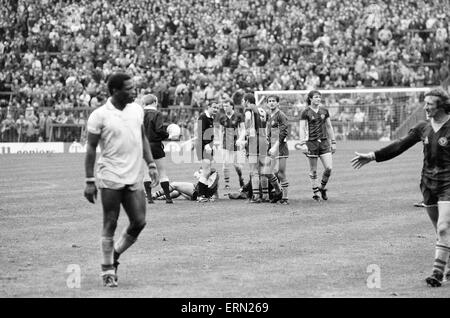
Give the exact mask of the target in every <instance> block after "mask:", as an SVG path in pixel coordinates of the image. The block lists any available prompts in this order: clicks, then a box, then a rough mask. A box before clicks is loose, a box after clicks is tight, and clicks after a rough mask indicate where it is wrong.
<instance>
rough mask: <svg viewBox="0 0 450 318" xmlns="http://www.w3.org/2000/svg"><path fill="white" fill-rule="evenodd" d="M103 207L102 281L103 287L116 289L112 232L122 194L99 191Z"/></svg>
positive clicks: (112, 191)
mask: <svg viewBox="0 0 450 318" xmlns="http://www.w3.org/2000/svg"><path fill="white" fill-rule="evenodd" d="M100 195H101V199H102V207H103V230H102V254H103V262H102V265H101V267H102V274H101V276H102V279H103V285H104V286H107V287H117V276H116V271H115V267H114V254H115V253H114V232H115V231H116V228H117V220H118V218H119V212H120V202H121V200H122V193H121V191H120V190H112V189H100Z"/></svg>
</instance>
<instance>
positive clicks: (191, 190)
mask: <svg viewBox="0 0 450 318" xmlns="http://www.w3.org/2000/svg"><path fill="white" fill-rule="evenodd" d="M201 175H202V168H200V169H199V170H198V171H196V172H195V173H194V177H195V178H196V179H197V180H199V179H200V176H201ZM207 181H208V189H207V190H206V196H207V197H208V199H209V201H214V199H215V198H216V197H217V189H218V185H219V174H218V173H217V171H216V169H214V168H212V169H211V172H210V174H209V176H208V180H207ZM169 190H170V197H171V199H175V198H178V197H179V196H182V197H184V198H185V199H187V200H191V201H196V200H197V197H198V182H197V183H196V184H194V183H191V182H171V183H170V184H169ZM152 198H153V200H165V199H166V196H165V194H164V191H162V190H159V191H156V192H155V193H154V194H153V195H152Z"/></svg>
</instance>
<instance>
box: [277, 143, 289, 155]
mask: <svg viewBox="0 0 450 318" xmlns="http://www.w3.org/2000/svg"><path fill="white" fill-rule="evenodd" d="M288 157H289V148H288V145H287V143H286V142H283V143H281V144H280V146H279V147H278V153H277V154H276V155H275V158H288Z"/></svg>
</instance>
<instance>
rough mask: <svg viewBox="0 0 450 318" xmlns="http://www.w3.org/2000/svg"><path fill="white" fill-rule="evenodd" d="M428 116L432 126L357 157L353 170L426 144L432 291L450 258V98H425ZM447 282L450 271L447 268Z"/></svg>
mask: <svg viewBox="0 0 450 318" xmlns="http://www.w3.org/2000/svg"><path fill="white" fill-rule="evenodd" d="M424 110H425V113H426V115H427V118H429V119H430V121H429V122H426V121H423V122H420V123H419V124H417V125H416V126H415V127H413V128H412V129H411V130H410V131H409V132H408V134H407V135H406V136H404V137H403V138H401V139H399V140H397V141H395V142H393V143H391V144H390V145H388V146H386V147H384V148H381V149H379V150H377V151H375V152H370V153H358V152H357V153H356V157H354V158H353V159H352V161H351V162H352V166H353V167H354V168H355V169H359V168H361V167H362V166H364V165H366V164H368V163H369V162H371V161H376V162H382V161H386V160H390V159H392V158H395V157H397V156H398V155H400V154H401V153H403V152H404V151H406V150H407V149H409V148H411V147H412V146H414V145H415V144H416V143H418V142H420V141H421V142H422V143H423V154H424V160H423V168H422V180H421V182H420V189H421V191H422V195H423V199H424V205H425V208H426V210H427V212H428V216H429V217H430V219H431V223H432V224H433V226H434V229H435V230H436V234H437V242H436V246H435V259H434V264H433V271H432V274H431V276H429V277H427V278H426V279H425V281H426V283H427V284H428V285H429V286H431V287H439V286H441V285H442V282H443V278H444V271H445V266H446V265H447V267H448V265H449V257H450V143H449V140H450V97H449V95H448V94H447V93H446V92H445V91H444V90H442V89H440V88H437V89H433V90H431V91H429V92H428V93H426V94H425V106H424ZM446 277H447V280H450V271H449V270H448V268H447V274H446Z"/></svg>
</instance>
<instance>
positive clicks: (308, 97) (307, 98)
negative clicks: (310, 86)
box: [306, 90, 322, 105]
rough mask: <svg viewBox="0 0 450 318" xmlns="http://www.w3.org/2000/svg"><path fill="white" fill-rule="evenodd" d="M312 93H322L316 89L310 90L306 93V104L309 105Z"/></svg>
mask: <svg viewBox="0 0 450 318" xmlns="http://www.w3.org/2000/svg"><path fill="white" fill-rule="evenodd" d="M314 95H320V96H322V94H321V93H320V92H319V91H318V90H312V91H310V92H309V93H308V96H307V97H306V103H307V104H308V105H311V100H312V98H313V97H314Z"/></svg>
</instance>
